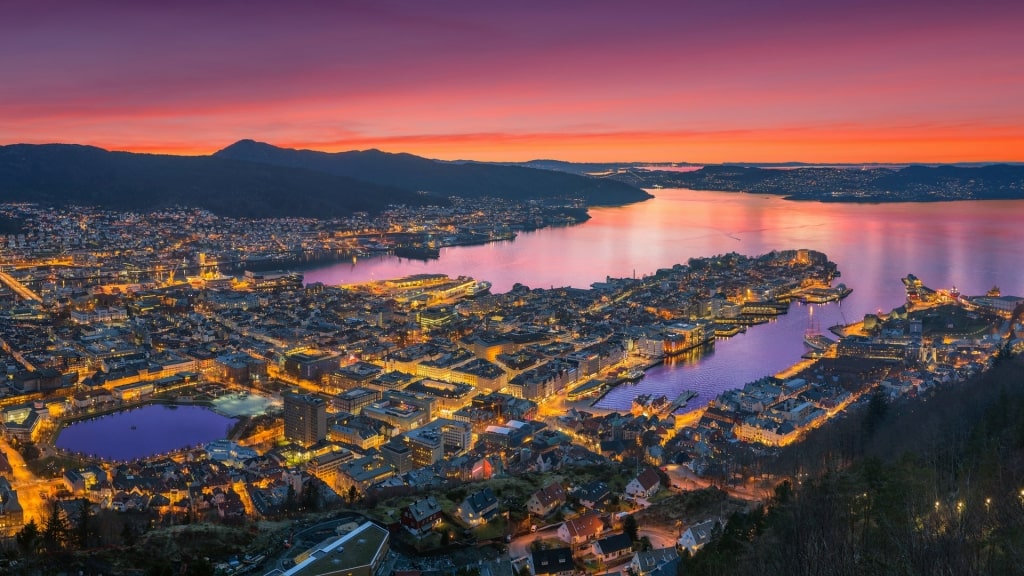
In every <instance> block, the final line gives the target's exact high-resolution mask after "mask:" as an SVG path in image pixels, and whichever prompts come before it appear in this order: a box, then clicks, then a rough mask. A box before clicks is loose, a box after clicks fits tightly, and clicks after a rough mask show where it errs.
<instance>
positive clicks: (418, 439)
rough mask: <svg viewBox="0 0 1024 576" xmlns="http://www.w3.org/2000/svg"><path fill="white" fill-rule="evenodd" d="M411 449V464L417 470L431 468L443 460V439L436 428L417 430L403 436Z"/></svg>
mask: <svg viewBox="0 0 1024 576" xmlns="http://www.w3.org/2000/svg"><path fill="white" fill-rule="evenodd" d="M404 438H405V444H406V445H407V446H409V448H411V449H412V462H413V465H414V466H416V467H417V468H422V467H424V466H432V465H434V464H436V463H438V462H440V461H441V460H442V459H444V438H443V437H442V436H441V432H440V431H439V430H438V429H436V428H429V427H423V428H417V429H415V430H410V431H409V432H407V433H406V434H405V436H404Z"/></svg>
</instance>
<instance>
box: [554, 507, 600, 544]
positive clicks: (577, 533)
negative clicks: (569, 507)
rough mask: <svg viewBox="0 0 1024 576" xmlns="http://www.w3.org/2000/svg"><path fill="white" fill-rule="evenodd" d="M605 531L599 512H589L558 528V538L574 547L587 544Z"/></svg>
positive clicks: (567, 521)
mask: <svg viewBox="0 0 1024 576" xmlns="http://www.w3.org/2000/svg"><path fill="white" fill-rule="evenodd" d="M603 531H604V522H603V521H602V520H601V516H600V515H599V514H598V513H597V512H588V513H587V514H584V515H583V516H580V517H578V518H573V519H572V520H566V521H565V522H564V523H562V525H561V526H559V527H558V537H559V538H560V539H561V540H562V541H563V542H567V543H569V544H571V545H573V546H580V545H581V544H586V543H587V542H590V541H591V540H593V539H594V538H597V536H598V535H599V534H600V533H601V532H603Z"/></svg>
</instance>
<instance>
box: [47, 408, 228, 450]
mask: <svg viewBox="0 0 1024 576" xmlns="http://www.w3.org/2000/svg"><path fill="white" fill-rule="evenodd" d="M234 423H235V420H234V419H233V418H228V417H226V416H222V415H220V414H218V413H216V412H214V411H213V410H211V409H209V408H206V407H204V406H168V405H164V404H148V405H145V406H141V407H139V408H133V409H131V410H126V411H124V412H115V413H113V414H107V415H106V416H100V417H98V418H93V419H90V420H79V421H77V422H73V423H71V424H69V425H68V426H67V427H66V428H64V429H63V430H61V432H60V436H58V437H57V442H56V446H57V447H58V448H61V449H64V450H70V451H72V452H78V453H81V454H86V455H95V456H98V457H100V458H103V459H106V460H116V461H122V460H136V459H141V458H148V457H151V456H156V455H159V454H165V453H168V452H173V451H175V450H180V449H182V448H186V447H196V446H201V445H203V444H206V443H208V442H212V441H213V440H220V439H222V438H226V437H227V434H228V431H229V430H230V429H231V426H232V425H233V424H234Z"/></svg>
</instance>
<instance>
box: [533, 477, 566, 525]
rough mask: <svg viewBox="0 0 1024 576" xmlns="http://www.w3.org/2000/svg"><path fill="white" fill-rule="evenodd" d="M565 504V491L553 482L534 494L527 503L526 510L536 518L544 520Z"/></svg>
mask: <svg viewBox="0 0 1024 576" xmlns="http://www.w3.org/2000/svg"><path fill="white" fill-rule="evenodd" d="M563 504H565V489H564V488H562V485H561V484H559V483H558V482H552V483H551V484H548V485H547V486H545V487H544V488H541V489H540V490H537V491H536V492H534V493H533V494H532V495H531V496H530V499H529V500H527V501H526V509H527V510H528V511H529V512H530V514H533V515H534V516H539V517H541V518H543V517H544V516H547V515H548V514H551V513H552V512H554V511H555V510H557V509H558V508H559V507H560V506H562V505H563Z"/></svg>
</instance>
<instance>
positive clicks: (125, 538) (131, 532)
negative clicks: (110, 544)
mask: <svg viewBox="0 0 1024 576" xmlns="http://www.w3.org/2000/svg"><path fill="white" fill-rule="evenodd" d="M121 541H122V542H124V543H125V545H127V546H134V545H135V527H134V526H132V523H131V522H129V521H126V522H125V523H124V524H122V525H121Z"/></svg>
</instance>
